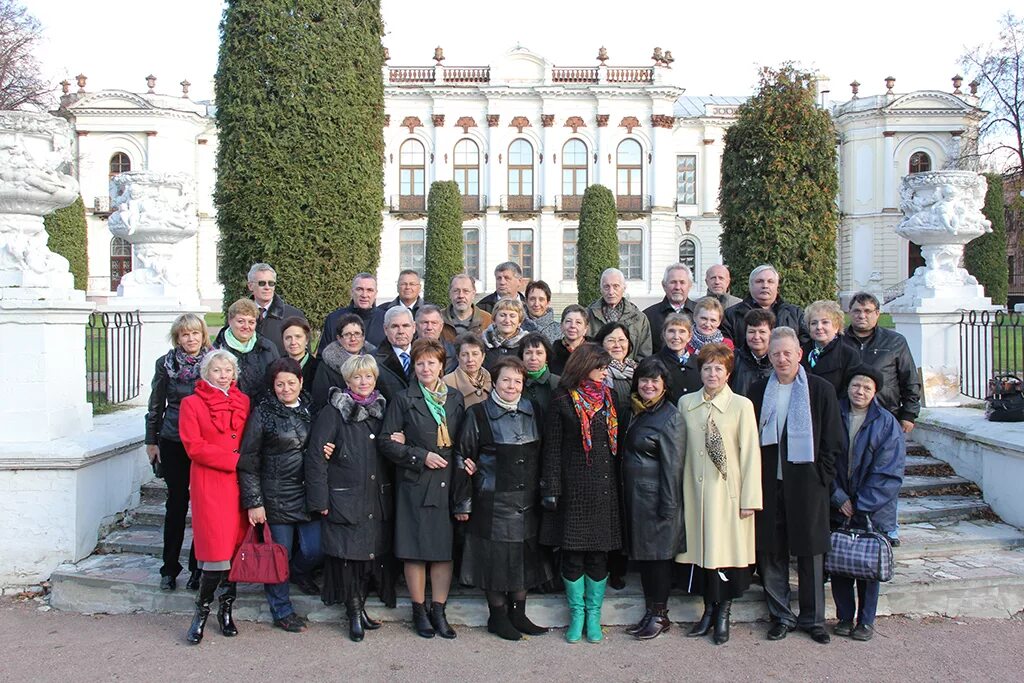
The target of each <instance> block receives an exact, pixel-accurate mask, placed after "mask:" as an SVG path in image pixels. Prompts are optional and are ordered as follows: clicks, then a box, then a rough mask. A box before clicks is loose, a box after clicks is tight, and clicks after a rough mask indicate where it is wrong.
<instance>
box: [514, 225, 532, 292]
mask: <svg viewBox="0 0 1024 683" xmlns="http://www.w3.org/2000/svg"><path fill="white" fill-rule="evenodd" d="M508 260H509V261H512V262H513V263H518V264H519V267H520V268H522V269H523V277H524V278H526V279H527V280H532V279H533V230H531V229H528V228H513V229H512V230H509V231H508Z"/></svg>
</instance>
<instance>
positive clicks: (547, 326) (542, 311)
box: [526, 280, 562, 342]
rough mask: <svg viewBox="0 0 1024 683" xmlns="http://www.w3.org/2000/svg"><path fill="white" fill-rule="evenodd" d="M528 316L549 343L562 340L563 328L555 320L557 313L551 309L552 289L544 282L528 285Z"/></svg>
mask: <svg viewBox="0 0 1024 683" xmlns="http://www.w3.org/2000/svg"><path fill="white" fill-rule="evenodd" d="M526 315H527V316H528V317H529V319H530V321H531V322H533V324H534V325H536V326H537V332H540V333H541V334H543V335H544V337H546V338H547V340H548V341H550V342H555V341H558V340H559V339H561V338H562V326H561V325H560V324H559V322H558V321H557V320H555V311H554V309H552V308H551V288H550V287H548V283H546V282H544V281H543V280H534V281H533V282H531V283H530V284H528V285H526Z"/></svg>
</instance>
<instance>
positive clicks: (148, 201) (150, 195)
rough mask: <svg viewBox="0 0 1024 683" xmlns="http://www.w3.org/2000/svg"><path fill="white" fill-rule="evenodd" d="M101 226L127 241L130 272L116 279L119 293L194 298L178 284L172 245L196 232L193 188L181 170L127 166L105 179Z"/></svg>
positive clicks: (176, 298) (191, 180)
mask: <svg viewBox="0 0 1024 683" xmlns="http://www.w3.org/2000/svg"><path fill="white" fill-rule="evenodd" d="M110 195H111V197H112V199H111V202H110V208H111V211H112V212H113V213H111V214H110V218H109V219H108V220H107V227H108V228H109V229H110V232H111V233H112V234H113V235H114V236H115V237H120V238H121V239H123V240H126V241H127V242H130V243H131V245H132V251H133V257H134V258H133V264H134V267H133V268H132V270H131V272H129V273H127V274H126V275H125V276H124V277H122V278H121V284H120V285H119V286H118V288H117V293H118V295H119V296H123V297H130V298H147V299H174V300H178V299H180V298H181V297H182V295H183V294H184V295H185V298H186V299H189V300H191V299H193V298H195V293H194V292H188V293H186V292H185V290H184V288H183V287H182V286H181V282H180V273H179V272H178V269H177V268H176V266H175V260H174V245H175V244H177V243H178V242H181V241H182V240H185V239H188V238H189V237H192V236H193V235H195V234H196V232H197V230H198V228H199V221H198V218H197V217H196V190H195V181H194V180H193V178H192V177H191V176H189V175H187V174H184V173H154V172H150V171H129V172H127V173H121V174H118V175H116V176H114V177H113V178H111V180H110Z"/></svg>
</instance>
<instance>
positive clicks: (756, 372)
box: [729, 346, 772, 398]
mask: <svg viewBox="0 0 1024 683" xmlns="http://www.w3.org/2000/svg"><path fill="white" fill-rule="evenodd" d="M732 360H733V364H732V374H731V375H730V376H729V388H730V389H732V390H733V391H734V392H735V393H737V394H739V395H740V396H746V397H747V398H750V387H752V386H753V385H754V384H756V383H757V382H760V381H761V380H764V379H768V376H769V375H771V374H772V362H771V361H770V360H769V359H768V354H767V353H766V354H765V355H764V357H763V358H760V359H758V358H755V357H754V354H753V353H751V351H750V349H748V348H747V347H746V346H739V347H737V348H736V350H735V351H733V353H732Z"/></svg>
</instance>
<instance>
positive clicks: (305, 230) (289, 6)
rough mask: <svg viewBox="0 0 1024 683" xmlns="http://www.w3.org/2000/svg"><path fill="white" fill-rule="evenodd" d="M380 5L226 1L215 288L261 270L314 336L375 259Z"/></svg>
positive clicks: (230, 290) (237, 288)
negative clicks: (273, 274)
mask: <svg viewBox="0 0 1024 683" xmlns="http://www.w3.org/2000/svg"><path fill="white" fill-rule="evenodd" d="M382 29H383V22H382V21H381V15H380V2H379V0H346V1H344V2H336V1H334V0H290V1H289V2H281V1H280V0H227V6H226V8H225V10H224V17H223V21H222V23H221V34H222V36H221V47H220V59H219V63H218V67H217V76H216V88H217V127H218V130H219V147H218V152H217V186H216V191H215V201H216V205H217V221H218V224H219V226H220V231H221V242H220V279H221V282H222V283H223V284H224V290H225V302H226V303H229V302H231V301H233V300H234V299H236V298H238V297H240V296H244V295H245V293H246V292H245V280H246V272H247V271H248V269H249V266H250V265H251V264H252V263H254V262H258V261H263V262H267V263H270V264H271V265H273V266H274V268H275V269H276V270H277V279H278V283H279V284H278V291H279V293H280V294H282V295H283V296H284V297H285V298H286V299H287V300H288V301H290V303H292V304H294V305H296V306H298V307H299V308H301V309H303V310H304V311H305V312H306V314H307V315H308V316H309V317H310V320H311V322H313V323H314V325H316V324H317V323H318V322H319V321H320V320H322V319H323V317H324V316H325V315H326V313H327V312H328V311H330V310H331V309H333V308H335V307H336V306H338V304H339V303H340V302H343V301H347V299H348V295H347V292H348V290H349V285H350V283H351V282H352V278H353V276H354V275H355V274H356V273H358V272H360V271H368V272H371V273H372V272H374V271H376V269H377V263H378V260H379V256H380V229H381V207H382V206H383V203H384V189H383V170H382V163H381V160H382V159H383V156H384V139H383V124H384V86H383V81H382V78H381V69H382V67H383V63H384V52H383V48H382V47H381V42H380V37H381V32H382Z"/></svg>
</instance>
